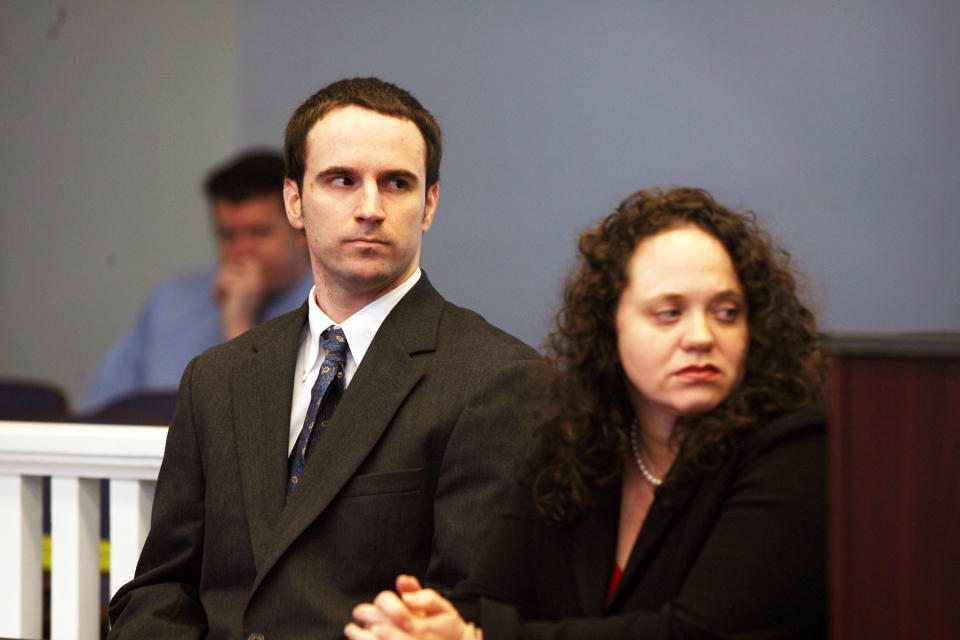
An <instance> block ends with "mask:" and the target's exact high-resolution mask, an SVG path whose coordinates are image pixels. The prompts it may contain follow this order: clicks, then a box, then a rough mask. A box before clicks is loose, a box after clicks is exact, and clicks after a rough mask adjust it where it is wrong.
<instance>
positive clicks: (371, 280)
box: [284, 105, 438, 306]
mask: <svg viewBox="0 0 960 640" xmlns="http://www.w3.org/2000/svg"><path fill="white" fill-rule="evenodd" d="M304 164H305V171H304V177H303V189H302V193H301V191H300V189H299V188H298V187H297V183H296V182H295V181H293V180H290V179H288V180H286V182H285V183H284V200H285V202H286V205H287V217H288V218H289V220H290V224H292V225H293V226H294V227H296V228H298V229H306V233H307V244H308V247H309V249H310V259H311V261H312V263H313V273H314V279H315V280H316V284H317V295H318V302H321V306H323V300H330V299H331V296H332V297H333V298H337V299H340V300H345V299H350V300H351V301H352V302H354V303H356V302H369V301H371V300H374V299H376V298H377V297H379V296H380V295H382V294H383V293H385V292H387V291H389V290H390V289H392V288H394V287H396V286H397V285H398V284H400V283H401V282H403V281H404V280H405V279H406V278H407V277H409V276H410V275H411V274H412V273H413V272H414V271H415V270H416V269H417V267H418V266H419V264H420V247H421V242H422V237H423V233H424V232H425V231H426V230H427V229H429V228H430V224H431V223H432V222H433V214H434V212H435V211H436V207H437V194H438V185H437V184H433V185H432V186H431V187H430V188H429V189H427V188H426V181H425V180H426V143H425V142H424V140H423V135H422V134H421V133H420V130H419V129H418V128H417V126H416V125H415V124H414V123H413V122H411V121H410V120H404V119H401V118H395V117H391V116H385V115H383V114H380V113H377V112H375V111H370V110H368V109H363V108H361V107H357V106H352V105H351V106H346V107H340V108H337V109H334V110H333V111H330V112H329V113H327V114H326V115H325V116H324V117H323V118H321V119H320V120H318V121H317V123H316V124H314V125H313V128H311V129H310V132H309V133H308V134H307V144H306V158H305V163H304Z"/></svg>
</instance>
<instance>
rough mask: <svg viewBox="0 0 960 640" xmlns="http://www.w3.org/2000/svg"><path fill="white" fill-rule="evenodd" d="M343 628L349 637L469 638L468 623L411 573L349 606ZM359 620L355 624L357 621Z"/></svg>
mask: <svg viewBox="0 0 960 640" xmlns="http://www.w3.org/2000/svg"><path fill="white" fill-rule="evenodd" d="M353 617H354V619H355V620H356V621H357V622H356V623H354V622H351V623H349V624H347V626H346V627H345V628H344V633H345V634H346V635H347V637H348V638H350V640H473V639H474V637H475V636H476V634H475V633H474V627H473V625H468V624H467V623H466V622H464V620H463V618H462V617H460V614H459V613H458V612H457V610H456V609H455V608H454V606H453V605H452V604H451V603H450V601H449V600H447V599H446V598H444V597H443V596H441V595H440V594H439V593H437V592H436V591H434V590H433V589H424V588H423V587H421V586H420V581H419V580H417V579H416V578H414V577H413V576H406V575H400V576H397V591H396V593H394V592H393V591H381V592H380V594H378V595H377V597H376V598H374V600H373V602H372V603H364V604H358V605H357V606H356V607H354V608H353ZM357 623H359V624H357Z"/></svg>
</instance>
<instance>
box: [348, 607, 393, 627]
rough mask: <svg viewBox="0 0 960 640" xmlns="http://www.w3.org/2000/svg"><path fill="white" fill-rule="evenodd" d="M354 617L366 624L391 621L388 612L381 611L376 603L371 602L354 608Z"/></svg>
mask: <svg viewBox="0 0 960 640" xmlns="http://www.w3.org/2000/svg"><path fill="white" fill-rule="evenodd" d="M353 618H354V620H356V621H357V622H360V623H361V624H363V625H365V626H370V625H372V624H376V623H378V622H389V621H390V617H389V616H387V614H385V613H384V612H383V611H381V610H380V609H379V608H378V607H377V606H376V605H373V604H369V603H364V604H358V605H357V606H355V607H354V608H353Z"/></svg>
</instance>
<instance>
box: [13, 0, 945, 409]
mask: <svg viewBox="0 0 960 640" xmlns="http://www.w3.org/2000/svg"><path fill="white" fill-rule="evenodd" d="M517 4H518V5H519V6H501V5H499V4H493V3H491V4H489V5H487V4H482V3H474V4H473V5H470V6H461V5H460V4H458V3H449V2H408V3H395V2H371V1H359V0H354V1H353V2H316V3H308V2H292V1H291V2H272V3H269V6H268V3H261V2H252V1H249V2H243V1H240V2H221V3H218V4H212V3H206V4H201V5H199V6H200V8H199V9H198V8H197V6H196V5H193V4H189V5H188V4H186V3H183V4H180V3H169V2H166V3H162V4H161V3H156V4H155V5H154V6H153V7H152V8H151V7H149V6H147V7H144V6H139V5H138V6H137V8H131V7H127V6H126V4H124V3H120V2H116V3H90V2H83V3H79V2H78V3H69V2H67V3H58V4H47V3H33V2H14V3H10V4H0V22H2V24H3V26H2V27H0V29H2V31H0V35H2V47H3V49H2V55H3V58H2V66H0V68H2V73H3V75H2V80H3V83H2V91H3V96H4V100H3V103H2V105H0V117H2V124H0V127H3V128H2V134H3V140H4V141H3V143H2V151H0V153H2V158H3V164H4V168H5V169H6V171H3V172H2V177H0V180H2V181H3V183H2V184H3V188H2V189H3V193H4V199H3V202H4V204H5V205H6V207H7V211H6V212H5V215H4V216H3V221H2V223H0V224H2V225H3V227H2V238H0V242H2V247H0V248H2V250H3V261H4V263H3V264H4V266H3V276H2V281H0V282H2V291H0V296H2V298H0V304H2V306H3V313H2V314H0V322H2V344H0V373H2V374H6V375H10V374H26V375H32V376H35V377H45V378H49V379H53V380H55V381H57V382H59V383H60V384H62V385H63V386H65V387H67V388H68V389H69V390H70V391H71V392H73V393H77V392H78V390H79V389H81V388H82V385H83V383H84V382H85V377H84V376H85V373H86V372H87V371H88V370H89V368H90V367H92V365H93V364H94V362H95V361H96V359H97V358H98V357H99V355H100V354H101V353H102V351H103V349H105V348H106V347H107V345H108V344H109V342H110V340H111V339H112V337H113V336H115V335H116V333H117V332H119V331H120V329H121V328H122V327H123V326H125V325H126V324H127V323H129V321H130V320H131V319H132V317H133V316H134V315H135V313H136V307H137V305H138V304H139V302H140V300H141V299H142V297H143V295H145V293H146V292H147V290H148V289H149V287H150V286H152V284H154V283H155V282H156V281H157V280H158V279H159V278H161V277H163V276H164V275H166V274H167V273H169V272H171V271H173V270H176V269H178V268H182V267H186V266H192V265H197V264H202V263H204V262H206V261H209V260H210V259H212V254H211V250H210V244H209V239H208V236H207V228H206V221H205V219H204V213H203V205H202V202H201V200H200V198H199V195H198V191H197V184H198V182H199V179H200V176H201V175H202V173H203V171H204V169H206V168H207V167H208V166H210V165H211V164H213V163H215V162H216V161H217V160H219V159H220V158H221V157H222V156H224V155H227V154H229V153H231V152H233V151H234V150H235V149H236V148H238V147H241V146H245V145H248V144H263V143H268V144H275V145H279V144H280V142H281V137H282V129H283V125H284V123H285V122H286V119H287V117H288V116H289V114H290V112H291V111H292V109H293V108H294V107H295V106H296V105H297V104H299V102H300V101H302V100H303V99H304V98H305V97H306V96H307V95H309V94H310V93H312V92H313V91H315V90H316V89H317V88H319V87H320V86H322V85H324V84H326V83H328V82H330V81H332V80H335V79H337V78H339V77H343V76H348V75H370V74H372V75H378V76H381V77H384V78H386V79H389V80H392V81H394V82H396V83H397V84H400V85H401V86H404V87H406V88H408V89H410V90H411V91H412V92H413V93H414V94H415V95H417V96H418V97H419V98H420V99H421V100H422V101H423V102H424V104H425V105H427V107H428V108H430V109H431V110H432V111H433V112H434V113H435V114H436V115H437V116H438V118H439V119H440V122H441V125H442V126H443V128H444V132H445V143H446V150H445V157H444V163H443V167H442V170H441V191H440V193H441V197H440V208H439V211H438V217H437V221H436V223H435V225H434V227H433V228H432V229H431V230H430V232H429V233H428V234H427V239H426V248H425V252H424V265H425V267H426V269H427V271H428V273H429V274H430V277H431V279H432V280H433V281H434V283H435V284H437V285H438V288H439V289H440V290H441V291H442V292H444V293H445V294H446V295H447V296H448V297H449V298H451V299H452V300H453V301H455V302H458V303H460V304H464V305H467V306H470V307H473V308H475V309H477V310H479V311H481V312H482V313H484V314H485V315H486V316H487V317H488V318H489V319H491V320H492V321H494V322H495V323H497V324H499V325H501V326H503V327H504V328H506V329H508V330H510V331H512V332H513V333H516V334H517V335H519V336H520V337H521V338H523V339H524V340H526V341H528V342H530V343H531V344H534V345H538V344H539V343H540V342H541V340H542V338H543V336H544V335H545V333H546V331H547V328H548V327H549V323H550V318H551V316H552V314H553V313H554V311H555V303H556V299H557V292H558V290H559V287H560V283H561V280H562V277H563V275H564V273H565V272H566V271H567V269H568V268H569V266H570V264H571V259H572V257H573V247H574V238H575V235H576V233H577V232H578V231H579V230H580V229H582V228H583V227H584V226H586V225H588V224H590V223H591V222H593V221H595V220H596V219H597V218H599V217H600V216H602V215H603V214H605V213H606V212H607V211H609V210H610V209H611V208H612V207H613V206H614V205H615V204H616V202H617V201H618V200H619V199H620V198H621V197H622V196H624V195H625V194H627V193H629V192H630V191H632V190H634V189H637V188H641V187H645V186H649V185H655V184H656V185H666V186H672V185H673V186H675V185H681V184H690V185H695V186H703V187H706V188H708V189H710V190H711V191H713V192H714V194H715V195H716V196H717V197H718V198H719V199H720V200H721V201H724V202H727V203H729V204H733V205H737V206H745V207H749V208H752V209H754V210H756V211H757V212H758V213H759V214H760V216H761V218H762V220H764V221H765V222H766V224H767V225H768V226H769V227H770V228H771V229H772V230H773V231H774V232H775V234H776V235H777V236H778V237H780V238H781V239H782V241H783V242H784V244H786V245H787V247H788V248H789V249H790V250H791V251H792V253H793V254H794V257H795V259H796V262H797V265H798V267H799V268H800V269H801V270H802V271H803V272H804V273H805V274H806V276H807V283H808V289H809V293H810V295H811V297H812V299H813V301H814V304H815V306H816V307H817V308H818V309H819V310H820V313H821V319H822V324H823V326H824V327H825V328H826V329H829V330H840V329H859V330H958V329H960V259H958V258H957V257H956V255H955V252H954V246H955V245H956V244H957V243H958V240H960V212H958V210H957V204H956V203H957V202H960V179H958V178H960V175H958V174H960V127H958V124H960V65H958V64H957V62H958V60H960V39H958V38H957V37H956V34H957V33H960V4H958V3H956V2H955V1H953V0H925V1H922V2H906V1H903V2H874V3H871V4H867V3H862V2H831V3H815V2H803V3H800V2H796V3H789V4H788V3H771V2H737V3H703V2H670V3H664V2H643V3H626V2H622V3H621V2H595V3H579V2H577V3H574V2H520V3H517ZM60 6H64V7H66V8H67V15H66V19H65V21H64V24H63V25H62V26H61V27H60V28H59V30H58V31H56V33H54V34H53V35H52V36H51V35H50V33H51V31H52V29H53V28H52V27H51V25H52V24H55V23H56V15H57V7H60Z"/></svg>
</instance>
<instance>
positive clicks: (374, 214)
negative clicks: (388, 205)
mask: <svg viewBox="0 0 960 640" xmlns="http://www.w3.org/2000/svg"><path fill="white" fill-rule="evenodd" d="M359 197H360V201H359V202H358V203H357V213H356V215H357V219H359V220H363V221H365V222H380V221H381V220H383V218H384V214H383V198H382V195H381V193H380V185H379V184H377V182H376V181H375V180H368V181H366V182H364V184H363V188H362V189H360V194H359Z"/></svg>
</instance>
